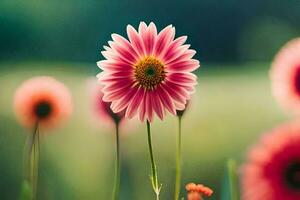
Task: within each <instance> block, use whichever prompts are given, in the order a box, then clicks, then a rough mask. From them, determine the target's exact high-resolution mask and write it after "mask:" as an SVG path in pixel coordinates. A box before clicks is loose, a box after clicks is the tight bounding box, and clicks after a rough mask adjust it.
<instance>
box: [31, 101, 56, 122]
mask: <svg viewBox="0 0 300 200" xmlns="http://www.w3.org/2000/svg"><path fill="white" fill-rule="evenodd" d="M51 111H52V107H51V105H50V103H49V102H46V101H41V102H39V103H37V104H36V106H35V109H34V113H35V115H36V117H37V118H39V119H45V118H47V117H48V116H49V115H50V113H51Z"/></svg>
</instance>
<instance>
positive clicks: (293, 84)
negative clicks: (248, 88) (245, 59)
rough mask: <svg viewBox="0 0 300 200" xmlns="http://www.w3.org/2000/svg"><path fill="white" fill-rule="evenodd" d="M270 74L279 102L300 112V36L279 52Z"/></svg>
mask: <svg viewBox="0 0 300 200" xmlns="http://www.w3.org/2000/svg"><path fill="white" fill-rule="evenodd" d="M270 76H271V81H272V90H273V94H274V96H275V97H276V99H277V100H278V102H279V103H280V104H281V105H282V106H283V107H284V108H287V109H288V110H289V111H292V112H294V113H297V114H300V38H296V39H293V40H291V41H290V42H288V43H287V44H286V45H285V46H284V47H283V48H282V49H281V50H280V51H279V52H278V54H277V55H276V57H275V59H274V61H273V63H272V69H271V71H270Z"/></svg>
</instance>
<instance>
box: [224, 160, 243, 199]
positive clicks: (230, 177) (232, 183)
mask: <svg viewBox="0 0 300 200" xmlns="http://www.w3.org/2000/svg"><path fill="white" fill-rule="evenodd" d="M239 199H240V195H239V178H238V168H237V163H236V162H235V160H233V159H229V160H228V161H227V163H226V166H225V173H224V179H223V184H222V190H221V200H239Z"/></svg>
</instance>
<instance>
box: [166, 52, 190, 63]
mask: <svg viewBox="0 0 300 200" xmlns="http://www.w3.org/2000/svg"><path fill="white" fill-rule="evenodd" d="M195 54H196V51H195V50H193V49H188V50H187V51H185V52H184V53H183V54H182V55H180V56H178V57H177V58H176V59H174V60H170V61H169V62H165V64H166V65H169V64H173V63H177V62H181V61H184V60H189V59H191V58H192V57H193V56H194V55H195Z"/></svg>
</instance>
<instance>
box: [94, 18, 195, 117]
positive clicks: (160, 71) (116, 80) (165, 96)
mask: <svg viewBox="0 0 300 200" xmlns="http://www.w3.org/2000/svg"><path fill="white" fill-rule="evenodd" d="M127 35H128V38H129V39H128V40H127V39H125V38H124V37H122V36H120V35H118V34H112V40H113V41H109V42H108V44H109V46H104V49H105V50H104V51H102V55H103V56H104V57H105V60H102V61H99V62H98V63H97V64H98V66H99V67H100V69H102V70H103V72H101V73H100V74H98V76H97V77H98V78H99V81H100V83H101V84H102V85H103V89H102V91H103V93H104V96H103V100H104V101H106V102H111V109H112V110H113V111H114V112H116V113H118V112H121V111H123V110H124V111H125V116H126V117H129V118H132V117H134V116H135V115H137V114H138V113H139V117H140V119H141V121H144V120H145V119H146V120H149V121H150V122H151V121H152V120H153V118H154V115H155V114H156V115H157V116H158V117H159V118H160V119H163V118H164V115H165V111H166V110H168V111H169V112H170V113H172V114H173V115H176V110H183V109H184V108H185V104H186V102H187V100H189V99H190V95H191V93H193V92H194V90H195V85H196V84H197V77H196V76H195V75H194V74H193V73H191V72H193V71H194V70H196V69H197V68H198V67H199V61H198V60H195V59H192V57H193V56H194V55H195V53H196V51H194V50H191V49H189V48H190V45H187V44H184V43H185V41H186V39H187V37H186V36H182V37H179V38H177V39H175V28H174V27H172V26H171V25H169V26H167V27H166V28H164V29H163V30H162V31H161V32H159V33H157V29H156V26H155V24H154V23H152V22H151V23H150V24H149V26H147V25H146V24H145V23H144V22H141V23H140V25H139V29H138V31H137V30H135V29H134V28H133V27H132V26H131V25H128V26H127Z"/></svg>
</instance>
